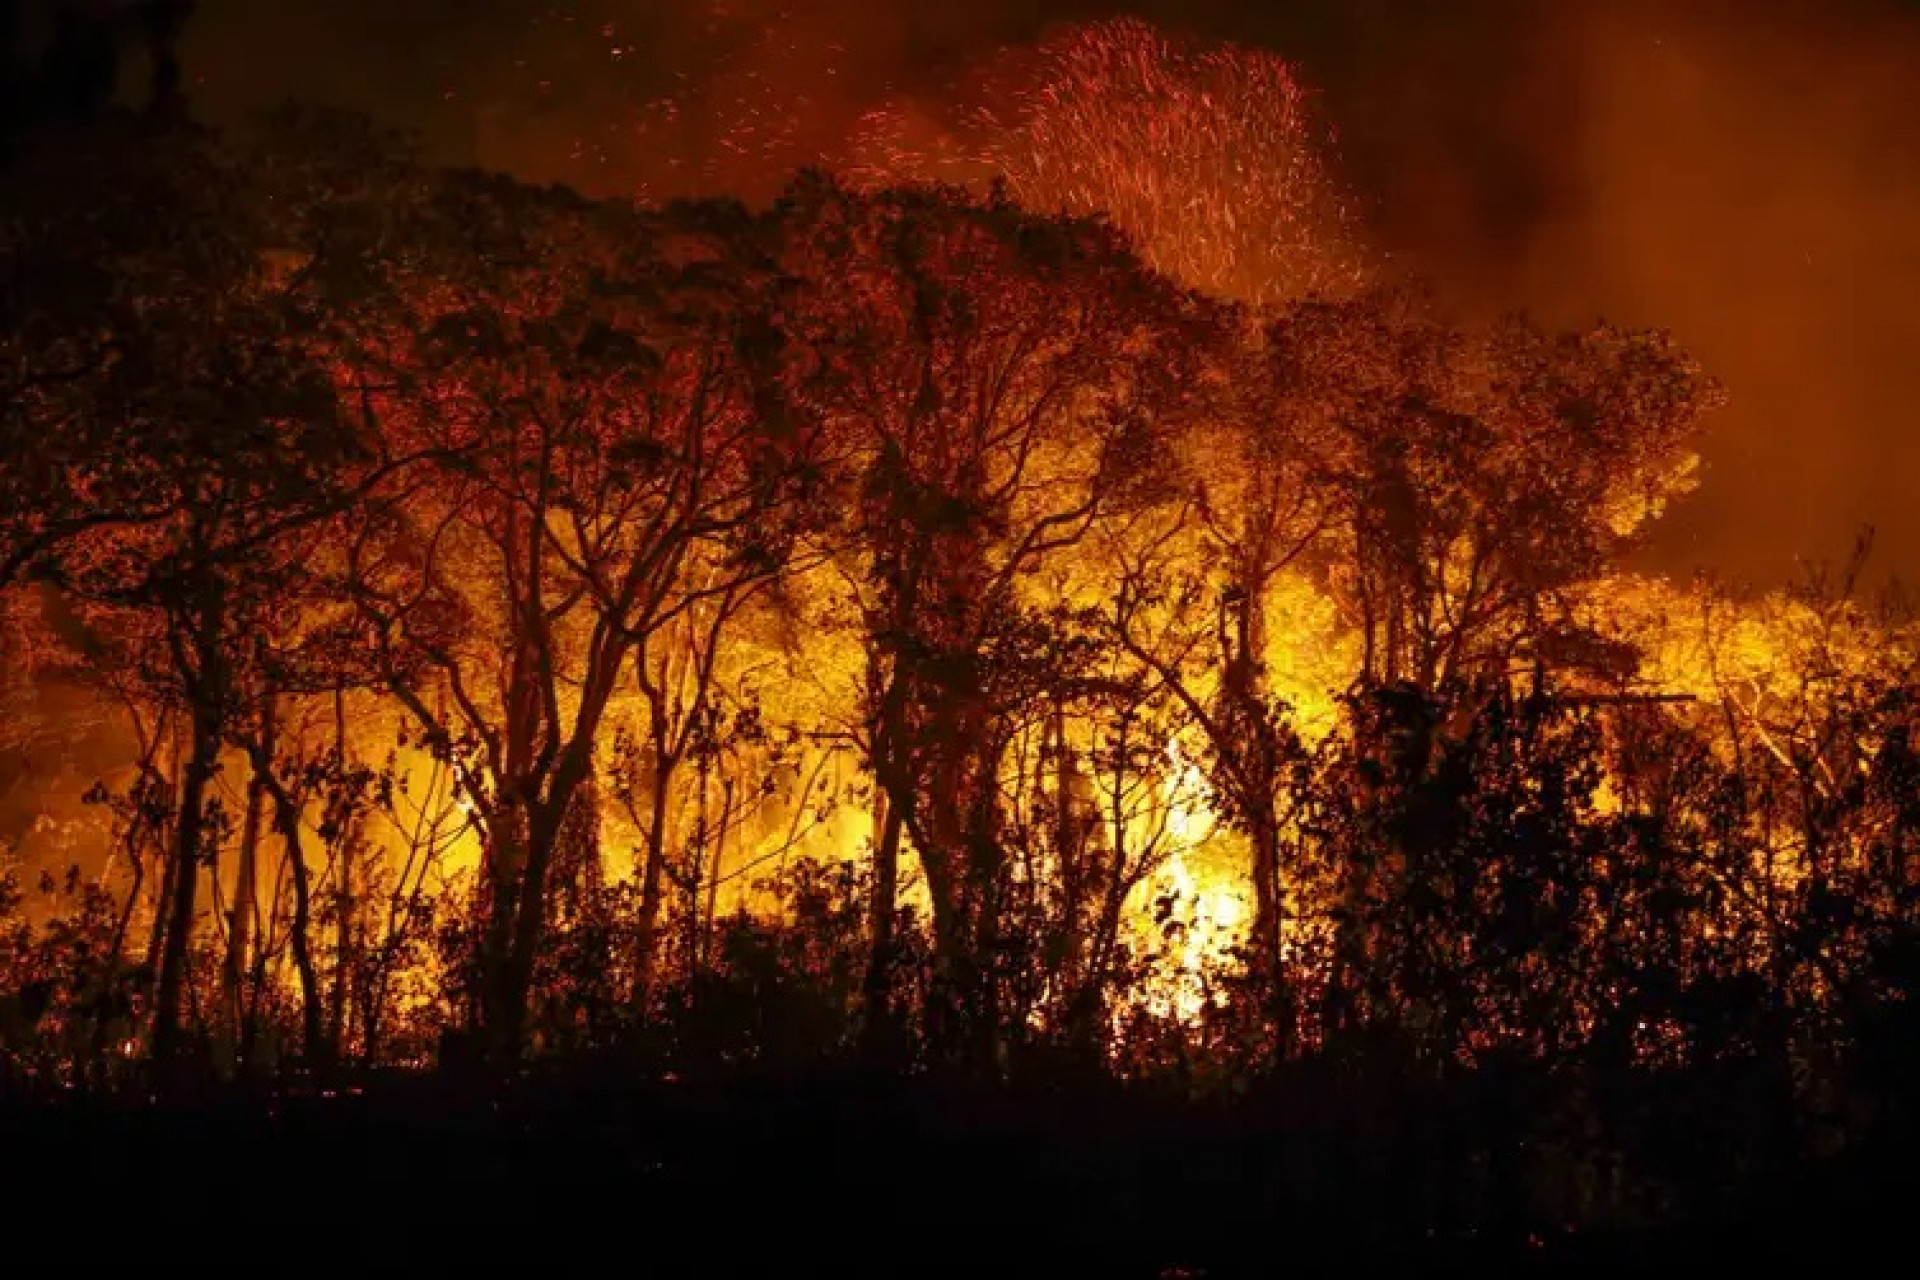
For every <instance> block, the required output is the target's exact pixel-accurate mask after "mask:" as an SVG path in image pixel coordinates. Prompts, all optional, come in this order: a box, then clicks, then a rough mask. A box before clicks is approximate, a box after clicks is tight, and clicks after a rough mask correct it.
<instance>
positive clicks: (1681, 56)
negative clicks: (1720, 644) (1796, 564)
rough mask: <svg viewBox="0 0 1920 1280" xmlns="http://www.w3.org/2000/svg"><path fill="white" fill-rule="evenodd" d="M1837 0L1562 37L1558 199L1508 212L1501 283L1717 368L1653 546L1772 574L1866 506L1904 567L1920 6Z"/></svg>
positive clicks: (1891, 558)
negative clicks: (1702, 460) (1723, 399)
mask: <svg viewBox="0 0 1920 1280" xmlns="http://www.w3.org/2000/svg"><path fill="white" fill-rule="evenodd" d="M1845 7H1846V6H1842V5H1829V6H1827V7H1826V9H1825V10H1821V11H1813V10H1805V9H1803V10H1799V11H1794V10H1787V9H1781V10H1780V11H1779V12H1777V13H1775V14H1773V16H1772V20H1770V21H1762V20H1758V19H1757V18H1756V17H1755V16H1754V14H1755V10H1754V8H1753V7H1751V6H1749V7H1748V8H1747V9H1746V10H1736V9H1733V8H1731V7H1720V6H1716V7H1711V8H1710V7H1706V6H1694V7H1693V8H1696V9H1697V10H1698V11H1697V12H1694V13H1692V14H1690V15H1689V16H1688V17H1687V18H1686V19H1684V20H1676V19H1674V18H1673V17H1671V16H1665V17H1660V18H1652V17H1649V18H1640V19H1632V18H1624V17H1619V16H1612V17H1603V18H1599V19H1596V20H1592V21H1588V22H1586V23H1583V24H1581V25H1580V26H1579V28H1578V29H1577V32H1576V33H1575V34H1577V39H1573V40H1567V39H1564V38H1563V40H1562V43H1563V44H1565V45H1568V46H1570V47H1572V48H1575V49H1577V51H1578V60H1577V62H1576V64H1575V70H1574V74H1575V76H1576V78H1577V79H1576V83H1577V85H1578V93H1579V96H1580V104H1579V105H1580V110H1579V112H1578V129H1577V132H1576V133H1575V134H1574V136H1573V138H1572V139H1571V145H1570V146H1568V147H1567V148H1566V151H1565V153H1564V154H1565V155H1566V156H1567V157H1568V164H1569V168H1568V169H1567V170H1566V171H1565V181H1566V182H1567V185H1568V189H1569V190H1570V191H1572V192H1573V193H1575V194H1576V195H1577V199H1576V200H1573V201H1571V202H1569V204H1568V206H1567V207H1565V208H1563V209H1560V210H1557V211H1556V212H1555V213H1554V215H1553V216H1551V217H1546V218H1543V219H1541V220H1540V221H1539V222H1538V223H1537V224H1536V225H1534V226H1533V227H1532V228H1531V229H1530V232H1529V234H1528V235H1527V236H1526V238H1525V253H1524V256H1523V257H1522V258H1520V259H1519V260H1518V261H1517V262H1516V263H1515V264H1514V269H1513V270H1512V271H1510V272H1509V278H1508V280H1507V282H1506V285H1507V291H1508V292H1509V293H1510V294H1511V295H1514V296H1517V297H1520V298H1524V299H1528V300H1532V301H1533V302H1534V303H1535V305H1536V306H1540V307H1542V308H1546V309H1550V310H1552V311H1557V312H1560V313H1566V312H1589V313H1590V312H1595V311H1598V312H1604V313H1605V314H1607V315H1608V316H1609V318H1613V319H1616V320H1619V321H1621V322H1624V323H1630V324H1636V325H1660V326H1663V327H1667V328H1670V329H1672V330H1673V331H1674V333H1675V335H1676V336H1677V337H1678V338H1679V340H1680V341H1681V342H1682V343H1683V344H1684V345H1686V346H1687V347H1689V348H1690V349H1691V350H1692V351H1694V352H1695V354H1696V355H1698V356H1699V358H1700V359H1701V360H1702V361H1703V362H1704V363H1705V364H1707V366H1708V367H1709V368H1711V369H1712V370H1713V371H1714V372H1715V373H1716V374H1717V375H1718V376H1719V377H1720V378H1721V379H1722V380H1723V381H1724V382H1725V383H1726V384H1727V386H1728V389H1729V391H1730V393H1731V397H1732V400H1731V404H1730V407H1729V409H1728V411H1727V412H1726V413H1725V414H1723V415H1722V416H1721V418H1720V419H1719V421H1718V422H1717V424H1716V427H1715V435H1714V438H1713V440H1712V443H1711V447H1710V448H1709V451H1708V457H1707V461H1708V473H1707V477H1706V483H1705V485H1704V486H1703V488H1702V490H1701V493H1700V496H1699V498H1698V499H1697V500H1696V501H1695V502H1694V503H1692V504H1690V505H1689V506H1688V507H1687V508H1684V509H1683V510H1682V512H1681V513H1680V514H1679V518H1678V519H1677V520H1676V521H1675V522H1674V523H1673V525H1672V527H1671V528H1669V529H1668V531H1667V537H1666V541H1665V544H1664V545H1663V547H1662V548H1661V550H1662V551H1663V553H1664V558H1665V559H1666V560H1667V561H1668V563H1670V564H1673V565H1675V566H1676V567H1692V566H1694V565H1703V566H1707V567H1711V568H1713V569H1715V570H1717V571H1719V572H1722V573H1726V574H1731V575H1735V576H1741V577H1746V578H1751V579H1756V580H1760V581H1766V580H1777V579H1778V578H1780V577H1782V576H1784V575H1785V574H1787V573H1789V572H1790V571H1791V569H1792V565H1793V559H1794V557H1795V556H1797V555H1809V556H1813V557H1817V558H1822V559H1832V558H1837V557H1839V556H1840V555H1842V554H1843V553H1844V552H1845V550H1846V548H1847V543H1848V541H1849V540H1850V539H1851V537H1852V536H1853V534H1854V533H1855V531H1856V530H1857V529H1858V527H1859V526H1860V525H1862V524H1863V523H1871V524H1872V525H1874V526H1875V527H1876V528H1877V530H1878V532H1879V559H1878V567H1879V568H1880V569H1881V570H1882V571H1894V572H1899V573H1902V574H1904V575H1909V576H1910V575H1911V574H1912V573H1914V571H1916V570H1920V502H1916V501H1915V498H1916V497H1917V496H1920V490H1917V489H1916V477H1920V360H1916V358H1915V357H1916V354H1920V311H1916V309H1915V308H1914V305H1913V296H1912V295H1913V289H1914V286H1915V285H1916V284H1920V146H1916V143H1915V139H1914V135H1913V133H1912V130H1911V127H1910V125H1911V122H1913V121H1915V120H1920V26H1916V25H1915V24H1913V23H1912V22H1903V21H1900V20H1898V19H1897V18H1894V17H1891V16H1882V17H1876V18H1872V19H1866V18H1862V19H1856V20H1854V21H1852V22H1848V23H1844V24H1843V23H1840V22H1837V21H1835V19H1834V18H1833V17H1832V16H1831V15H1832V11H1834V10H1841V9H1844V8H1845ZM1669 8H1671V6H1669ZM1554 144H1555V140H1554V139H1553V138H1551V137H1542V138H1540V139H1538V143H1537V145H1539V146H1540V147H1541V148H1543V149H1546V148H1551V147H1553V146H1554Z"/></svg>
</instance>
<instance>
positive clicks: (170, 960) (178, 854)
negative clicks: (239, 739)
mask: <svg viewBox="0 0 1920 1280" xmlns="http://www.w3.org/2000/svg"><path fill="white" fill-rule="evenodd" d="M202 657H203V659H204V657H205V654H204V652H203V654H202ZM215 661H217V659H216V660H215ZM202 673H203V678H205V677H207V676H210V675H211V674H212V673H210V672H208V671H207V670H206V669H205V668H204V667H203V669H202ZM200 694H201V696H200V697H199V698H198V699H197V704H198V705H196V706H195V707H194V709H193V747H192V751H191V753H190V754H189V757H188V760H187V768H186V781H185V785H184V787H183V788H182V790H181V797H180V812H179V814H178V815H177V822H176V825H175V828H174V842H173V843H174V847H173V863H174V874H173V883H172V885H171V886H170V888H171V891H172V897H171V899H170V900H169V901H168V902H167V904H166V910H167V924H166V933H165V936H164V939H163V941H162V943H161V949H160V981H159V987H158V990H157V992H156V994H155V996H154V1008H153V1056H154V1058H155V1060H156V1061H158V1062H159V1063H161V1064H162V1066H163V1069H167V1070H172V1069H174V1068H177V1067H179V1065H180V1062H181V1057H182V1049H183V1048H184V1047H185V1046H184V1040H183V1035H182V1027H181V1004H182V1000H183V996H184V994H185V992H186V984H187V978H188V974H187V966H188V962H189V961H190V960H191V958H192V943H193V917H194V907H195V904H196V901H197V897H198V891H199V886H200V864H201V862H202V861H204V855H203V852H202V848H201V846H202V845H203V844H204V843H205V835H206V798H207V783H208V782H210V781H211V780H212V778H213V775H214V771H215V770H216V769H217V768H218V767H219V756H220V718H221V713H220V691H219V688H218V685H217V683H215V684H213V685H212V687H205V686H203V688H202V689H201V690H200Z"/></svg>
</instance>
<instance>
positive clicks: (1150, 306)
mask: <svg viewBox="0 0 1920 1280" xmlns="http://www.w3.org/2000/svg"><path fill="white" fill-rule="evenodd" d="M777 213H778V216H779V217H780V218H781V219H782V230H783V232H784V234H785V235H786V237H787V245H788V255H789V257H788V260H789V261H790V262H791V263H792V264H793V269H794V270H795V271H796V272H798V273H800V274H802V275H804V277H805V278H807V279H808V280H809V281H811V282H812V283H813V284H814V286H815V288H814V291H813V293H812V296H811V297H810V299H809V302H810V307H809V311H808V313H807V319H806V324H807V328H806V341H807V344H808V347H809V348H810V349H811V350H812V351H814V352H817V353H818V359H819V360H820V363H821V368H822V371H823V372H822V376H821V380H820V384H819V387H818V389H817V390H816V391H814V392H813V394H814V395H815V397H816V398H817V403H818V404H819V405H820V412H821V414H822V416H823V417H824V418H826V419H827V420H829V421H830V422H831V423H832V424H833V428H834V429H835V431H836V432H838V433H840V438H842V439H844V440H845V441H846V442H847V448H848V449H849V451H850V452H852V453H853V454H854V456H855V457H856V458H857V459H858V462H857V466H858V469H859V475H858V486H859V488H858V494H857V503H856V504H855V505H854V507H853V511H852V518H851V520H850V521H849V522H848V528H847V532H848V534H849V535H850V537H851V546H852V554H853V556H854V558H855V560H856V561H857V563H858V564H859V566H860V568H859V582H860V588H859V590H860V602H861V608H862V611H863V613H864V619H865V624H864V625H865V631H866V637H867V644H868V646H869V650H870V653H871V659H870V666H871V670H872V672H873V676H872V680H871V682H870V697H871V705H870V706H869V707H868V708H867V717H868V720H869V724H870V725H871V728H870V730H869V731H868V733H867V735H866V736H867V750H868V753H869V758H870V762H871V765H872V768H873V770H874V774H875V777H876V779H877V780H878V782H879V785H880V787H881V789H882V790H883V791H884V793H885V795H886V802H887V814H888V822H889V823H891V821H893V820H894V818H895V815H897V820H898V822H899V823H900V824H901V828H902V830H903V831H904V833H905V835H906V836H907V837H908V838H909V839H910V840H911V841H912V845H913V850H914V853H915V854H916V855H917V857H918V858H919V860H920V863H921V866H922V867H923V869H924V870H925V872H926V876H927V882H928V886H929V889H930V892H931V895H932V899H933V914H934V931H935V937H936V956H937V966H938V970H939V973H938V979H939V992H938V994H937V997H936V999H935V1004H934V1007H933V1008H932V1009H930V1010H929V1014H930V1017H931V1019H932V1025H931V1028H930V1029H931V1032H932V1034H933V1036H934V1037H935V1039H936V1041H937V1042H939V1043H940V1045H941V1052H942V1053H945V1054H959V1055H961V1056H963V1057H967V1058H970V1059H971V1060H973V1061H974V1062H975V1063H976V1064H983V1063H984V1062H985V1060H986V1059H985V1057H984V1055H987V1054H989V1053H990V1051H991V1047H992V1045H993V1043H994V1037H995V1036H996V1035H997V1034H998V1030H999V1028H998V1023H999V1021H1000V1017H999V1011H998V996H997V994H996V987H995V983H994V980H993V968H992V966H993V964H994V959H995V956H996V953H997V951H998V949H999V946H1000V934H999V931H1000V925H1001V909H1002V898H1003V895H1004V893H1005V891H1006V888H1007V882H1006V876H1007V871H1008V864H1007V849H1006V845H1005V841H1004V838H1003V833H1002V831H1001V823H1002V819H1003V805H1002V802H1001V798H1000V794H999V791H1000V786H1001V771H1002V767H1003V764H1004V761H1005V754H1006V751H1007V749H1008V745H1009V733H1010V729H1011V727H1012V726H1013V725H1014V724H1015V723H1016V719H1017V717H1016V715H1015V713H1016V712H1017V711H1018V710H1019V708H1020V707H1021V706H1023V705H1026V704H1029V703H1031V701H1032V700H1033V699H1034V698H1035V697H1037V696H1039V694H1040V693H1041V691H1042V690H1044V688H1045V687H1046V684H1047V682H1048V681H1049V680H1050V678H1052V676H1053V675H1055V674H1057V673H1058V672H1059V671H1060V669H1061V668H1060V666H1059V663H1060V662H1061V661H1062V659H1063V657H1064V655H1062V654H1061V653H1059V652H1058V651H1057V650H1056V649H1054V648H1053V647H1051V646H1049V645H1047V644H1045V643H1042V644H1039V645H1038V646H1036V645H1035V644H1034V643H1033V638H1034V636H1035V633H1036V631H1037V630H1038V629H1039V628H1038V624H1037V619H1036V617H1035V615H1034V613H1033V607H1034V603H1035V600H1034V597H1033V596H1032V594H1031V592H1030V590H1029V587H1028V583H1029V581H1030V579H1031V576H1032V575H1033V574H1034V573H1035V572H1036V571H1037V570H1039V569H1041V568H1043V567H1044V566H1046V565H1048V564H1050V563H1054V562H1056V561H1057V560H1058V559H1059V557H1060V556H1061V555H1062V554H1063V553H1065V552H1067V551H1068V550H1069V549H1070V548H1072V547H1074V546H1076V545H1077V544H1078V543H1079V542H1080V540H1081V539H1082V538H1083V537H1084V536H1085V535H1086V533H1087V531H1088V530H1089V529H1090V528H1092V527H1093V526H1094V525H1095V524H1096V523H1097V522H1098V521H1099V520H1100V519H1101V518H1102V516H1103V515H1105V514H1106V513H1107V512H1108V511H1109V510H1110V509H1112V508H1114V507H1116V506H1118V505H1121V504H1124V503H1125V502H1126V501H1128V500H1129V497H1130V494H1131V493H1132V492H1133V491H1134V490H1136V489H1138V488H1139V487H1140V484H1141V480H1142V477H1143V476H1144V475H1145V474H1146V473H1147V472H1148V471H1149V470H1150V469H1151V467H1152V464H1153V460H1154V457H1155V453H1154V448H1155V446H1154V437H1155V432H1156V429H1157V428H1158V426H1159V417H1160V414H1161V412H1162V411H1163V410H1164V409H1165V408H1168V407H1170V406H1172V405H1173V404H1175V403H1176V402H1177V400H1178V396H1179V391H1178V388H1179V384H1180V375H1181V372H1182V370H1183V368H1184V366H1185V360H1186V356H1185V352H1184V349H1183V348H1182V347H1181V345H1180V344H1179V343H1178V342H1177V341H1176V339H1177V336H1178V335H1179V333H1180V332H1181V329H1182V326H1185V325H1189V324H1192V323H1194V321H1195V315H1196V311H1195V308H1194V306H1193V304H1192V303H1191V302H1190V300H1189V299H1187V298H1186V297H1185V296H1184V295H1183V294H1181V293H1180V292H1179V291H1178V290H1176V289H1175V288H1174V287H1172V286H1171V285H1169V284H1167V283H1166V282H1164V281H1162V280H1160V279H1159V278H1157V277H1155V276H1153V275H1152V274H1151V273H1150V272H1148V271H1146V270H1145V269H1144V268H1142V267H1141V266H1140V265H1139V263H1138V262H1137V260H1135V259H1134V258H1133V256H1132V254H1131V253H1130V252H1129V251H1128V249H1127V248H1126V245H1125V243H1124V241H1123V240H1122V239H1121V238H1120V237H1118V236H1117V235H1115V234H1114V233H1113V232H1112V231H1110V230H1109V229H1107V228H1105V227H1102V226H1099V225H1098V224H1093V223H1087V222H1078V221H1073V220H1067V219H1044V218H1036V217H1033V216H1031V215H1029V214H1026V213H1023V212H1021V211H1020V210H1018V209H1016V208H1015V207H1014V206H1012V205H1011V204H1010V203H1008V202H1007V201H1006V200H1005V199H1004V198H1003V197H999V196H995V197H992V198H989V199H987V200H984V201H983V200H976V199H973V198H970V197H967V196H965V195H963V194H961V193H959V192H956V191H952V190H944V189H920V190H904V191H894V192H884V193H881V194H878V195H875V196H855V195H851V194H849V193H847V192H845V191H843V190H840V189H838V188H837V187H835V186H833V185H832V184H831V183H829V182H827V181H824V180H821V179H818V178H812V179H803V180H802V182H801V183H800V184H799V185H798V186H796V188H795V189H794V190H792V191H791V192H789V194H788V196H787V197H786V199H785V200H784V201H783V202H782V204H781V206H780V208H779V209H778V210H777ZM889 831H890V827H889V828H887V829H883V833H882V837H881V840H880V847H879V852H880V856H881V858H882V865H881V866H880V868H879V871H878V875H877V880H878V882H879V883H881V884H883V885H885V884H891V883H892V882H893V880H894V878H895V877H894V875H893V870H892V868H891V866H890V865H888V860H890V859H891V857H892V856H893V855H894V851H895V850H896V849H897V847H898V846H897V843H896V841H895V840H894V838H893V837H892V836H891V835H890V834H888V832H889ZM880 916H881V918H882V919H884V917H885V912H884V911H883V912H881V913H880ZM877 932H879V931H877Z"/></svg>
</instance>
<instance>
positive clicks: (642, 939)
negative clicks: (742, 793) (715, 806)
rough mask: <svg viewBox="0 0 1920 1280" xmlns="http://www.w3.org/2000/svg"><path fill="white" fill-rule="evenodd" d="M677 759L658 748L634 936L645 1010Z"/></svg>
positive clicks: (637, 988)
mask: <svg viewBox="0 0 1920 1280" xmlns="http://www.w3.org/2000/svg"><path fill="white" fill-rule="evenodd" d="M677 763H678V762H677V761H676V760H674V759H673V758H672V757H671V756H669V755H666V754H665V753H664V752H662V751H660V750H658V749H657V748H656V750H655V752H654V765H653V793H652V795H651V796H650V797H649V798H648V805H647V807H648V810H649V814H650V816H649V818H648V821H647V856H646V862H645V864H644V865H643V866H642V867H641V869H640V917H639V920H638V922H637V926H636V935H637V936H636V937H635V938H634V947H635V955H634V982H633V998H634V1003H635V1005H636V1006H637V1007H638V1008H639V1009H640V1010H641V1011H642V1012H643V1013H644V1012H645V1008H646V1002H647V998H648V996H649V994H650V993H651V988H652V983H653V962H654V952H655V950H656V949H657V947H658V945H659V935H660V899H661V893H662V886H663V884H664V882H665V879H666V869H667V810H668V809H669V808H670V807H671V804H670V802H671V798H672V794H673V770H674V767H675V765H676V764H677Z"/></svg>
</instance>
